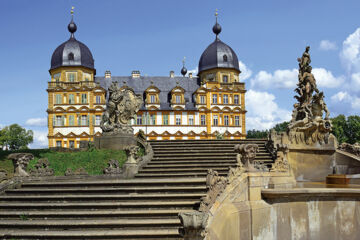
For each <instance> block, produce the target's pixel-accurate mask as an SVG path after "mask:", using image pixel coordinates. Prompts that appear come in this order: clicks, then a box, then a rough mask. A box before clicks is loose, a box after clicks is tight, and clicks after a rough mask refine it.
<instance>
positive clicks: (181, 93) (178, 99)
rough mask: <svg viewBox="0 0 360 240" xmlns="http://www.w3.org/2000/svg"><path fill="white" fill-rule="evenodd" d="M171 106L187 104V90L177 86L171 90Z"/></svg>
mask: <svg viewBox="0 0 360 240" xmlns="http://www.w3.org/2000/svg"><path fill="white" fill-rule="evenodd" d="M171 104H185V90H184V89H183V88H182V87H180V86H177V87H175V88H173V89H172V90H171Z"/></svg>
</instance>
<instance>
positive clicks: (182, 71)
mask: <svg viewBox="0 0 360 240" xmlns="http://www.w3.org/2000/svg"><path fill="white" fill-rule="evenodd" d="M185 59H186V57H184V58H183V60H182V64H183V67H182V69H181V74H182V75H183V77H185V75H186V73H187V69H186V67H185Z"/></svg>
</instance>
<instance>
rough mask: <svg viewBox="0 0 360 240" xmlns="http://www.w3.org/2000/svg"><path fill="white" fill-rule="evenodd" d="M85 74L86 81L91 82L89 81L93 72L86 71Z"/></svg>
mask: <svg viewBox="0 0 360 240" xmlns="http://www.w3.org/2000/svg"><path fill="white" fill-rule="evenodd" d="M83 76H84V81H86V82H89V81H90V79H91V74H89V73H84V74H83Z"/></svg>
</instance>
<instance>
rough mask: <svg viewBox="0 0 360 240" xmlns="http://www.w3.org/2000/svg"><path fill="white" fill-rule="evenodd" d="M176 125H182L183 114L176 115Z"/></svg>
mask: <svg viewBox="0 0 360 240" xmlns="http://www.w3.org/2000/svg"><path fill="white" fill-rule="evenodd" d="M175 119H176V125H181V116H180V115H176V118H175Z"/></svg>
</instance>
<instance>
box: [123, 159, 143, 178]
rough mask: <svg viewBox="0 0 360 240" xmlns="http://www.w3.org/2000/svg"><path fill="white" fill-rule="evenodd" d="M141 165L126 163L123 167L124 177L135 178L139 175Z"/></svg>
mask: <svg viewBox="0 0 360 240" xmlns="http://www.w3.org/2000/svg"><path fill="white" fill-rule="evenodd" d="M138 170H139V164H138V163H136V162H135V163H129V162H126V163H124V165H123V176H124V177H125V178H133V177H134V176H135V174H137V173H138Z"/></svg>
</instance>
